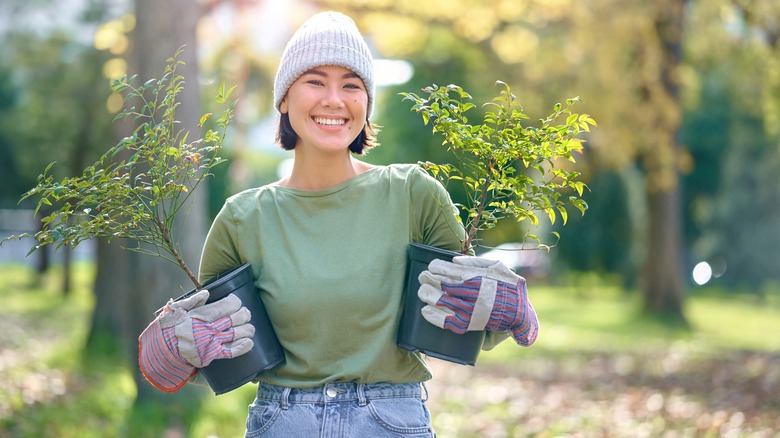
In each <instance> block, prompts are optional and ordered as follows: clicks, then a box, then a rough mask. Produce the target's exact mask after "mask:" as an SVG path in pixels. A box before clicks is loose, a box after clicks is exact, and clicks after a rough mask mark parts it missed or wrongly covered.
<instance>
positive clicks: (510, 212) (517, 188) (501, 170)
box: [401, 81, 596, 253]
mask: <svg viewBox="0 0 780 438" xmlns="http://www.w3.org/2000/svg"><path fill="white" fill-rule="evenodd" d="M497 84H498V85H499V86H500V87H501V88H502V89H501V91H500V93H499V94H498V96H496V97H495V98H493V99H492V100H490V101H489V102H487V103H485V104H484V107H485V108H486V109H487V111H486V113H485V115H484V118H483V123H482V124H477V125H472V124H469V120H468V118H467V117H466V112H468V111H469V110H471V109H473V108H475V107H476V106H475V105H474V104H473V103H472V102H471V101H472V97H471V95H469V94H468V93H467V92H466V91H464V90H463V88H462V87H460V86H457V85H448V86H446V87H439V86H437V85H435V84H434V85H431V86H429V87H426V88H424V89H423V91H424V92H426V93H427V94H428V96H427V97H420V96H419V95H417V94H414V93H401V95H402V96H404V99H405V100H406V99H408V100H411V101H412V103H413V106H412V110H413V111H416V112H417V113H419V114H420V115H421V116H422V119H423V122H424V123H425V124H426V125H428V124H431V125H432V128H433V132H434V133H438V134H441V135H442V136H443V137H444V141H443V143H442V144H443V145H446V146H447V148H448V149H449V150H450V151H452V152H453V153H454V155H455V159H456V160H457V163H456V164H435V163H431V162H424V163H420V164H421V165H422V166H423V168H425V169H426V170H427V171H428V172H430V173H431V174H432V175H433V176H434V177H437V178H439V179H440V180H442V181H443V182H444V183H445V184H447V183H449V182H451V181H458V182H459V183H460V184H462V185H463V187H464V190H465V192H466V194H467V204H458V207H459V208H460V209H461V211H462V212H464V214H465V216H466V219H465V228H466V238H465V240H464V241H463V246H462V248H461V249H462V252H464V253H465V252H466V251H468V250H469V249H470V248H472V246H476V245H477V244H478V242H479V237H478V233H480V232H481V231H483V230H488V229H491V228H493V227H494V226H495V225H496V223H497V222H498V221H499V220H501V219H504V218H506V217H514V218H515V219H516V220H517V221H518V222H519V221H523V220H526V219H527V220H529V221H530V222H532V223H533V224H534V225H538V218H537V216H536V212H537V211H542V212H544V213H546V214H547V217H549V219H550V221H551V222H552V223H555V220H556V217H557V216H558V215H560V217H561V219H562V220H563V222H564V223H565V222H566V221H567V219H568V213H567V211H566V205H572V206H574V207H575V208H577V209H578V210H579V211H580V212H581V213H582V214H584V213H585V210H586V209H587V204H586V203H585V201H584V200H583V199H582V198H581V196H582V192H583V190H584V189H585V184H584V183H583V182H582V181H580V180H578V177H579V176H580V173H579V172H577V171H574V170H569V169H566V168H565V167H563V166H561V165H559V161H560V160H567V161H570V162H575V158H574V156H573V155H572V153H573V152H581V151H582V143H583V140H582V139H581V138H579V137H578V135H579V134H580V133H582V132H588V131H590V126H595V125H596V122H595V121H594V120H593V119H592V118H591V117H590V116H589V115H587V114H577V113H573V112H572V111H571V106H572V105H573V104H574V103H575V102H577V101H578V100H579V99H578V98H574V99H568V100H567V101H566V106H564V105H562V104H560V103H558V104H556V105H555V107H554V110H553V112H552V113H551V114H550V115H549V116H547V117H545V118H543V119H541V120H540V125H539V126H537V127H534V126H525V125H524V121H525V120H527V119H528V118H529V117H528V116H527V115H526V114H524V113H523V111H522V108H520V107H519V105H518V103H517V102H516V97H515V95H514V94H512V92H511V90H510V88H509V86H508V85H507V84H506V83H504V82H501V81H498V82H497ZM563 117H565V122H562V123H561V121H560V120H561V119H562V118H563ZM566 189H571V190H572V191H573V193H574V194H571V195H569V196H568V198H564V197H563V196H562V194H563V193H562V192H563V191H565V190H566ZM529 238H531V239H534V240H536V241H537V242H539V243H541V241H540V240H539V238H538V237H537V236H535V235H529Z"/></svg>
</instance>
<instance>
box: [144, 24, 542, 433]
mask: <svg viewBox="0 0 780 438" xmlns="http://www.w3.org/2000/svg"><path fill="white" fill-rule="evenodd" d="M374 98H375V87H374V72H373V60H372V57H371V53H370V51H369V49H368V47H367V45H366V43H365V41H364V40H363V38H362V36H361V35H360V33H359V32H358V30H357V27H356V26H355V24H354V22H353V21H352V20H351V19H350V18H348V17H347V16H345V15H342V14H339V13H334V12H324V13H320V14H317V15H315V16H313V17H312V18H310V19H309V20H308V21H307V22H306V23H304V25H303V26H302V27H301V28H300V29H299V30H298V31H297V32H296V33H295V34H294V35H293V37H292V38H291V40H290V42H289V43H288V45H287V47H286V49H285V51H284V53H283V55H282V59H281V62H280V66H279V70H278V72H277V75H276V80H275V85H274V102H275V106H276V108H277V109H278V110H279V112H280V124H279V132H278V141H279V142H280V143H281V145H282V147H283V148H284V149H288V150H292V151H293V152H294V154H295V164H294V166H293V168H292V172H291V173H290V175H289V176H287V177H285V178H283V179H281V180H280V181H277V182H275V183H273V184H269V185H266V186H263V187H259V188H256V189H251V190H247V191H244V192H242V193H239V194H237V195H235V196H232V197H231V198H229V199H228V200H227V201H226V203H225V205H224V206H223V208H222V210H221V211H220V213H219V214H218V216H217V218H216V219H215V221H214V223H213V225H212V227H211V230H210V231H209V235H208V237H207V239H206V244H205V246H204V249H203V254H202V258H201V264H200V277H201V278H203V279H207V278H211V277H213V276H214V275H216V274H218V273H219V272H223V271H225V270H227V269H230V268H232V267H235V266H238V265H240V264H243V263H245V262H250V263H251V265H252V269H253V274H254V276H255V278H256V279H257V281H256V284H257V286H258V289H259V290H260V293H261V296H262V298H263V302H264V304H265V306H266V309H267V311H268V314H269V317H270V318H271V320H272V321H273V325H274V328H275V331H276V333H277V335H278V337H279V341H280V343H281V344H282V346H283V348H284V351H285V358H286V361H285V363H284V364H282V365H280V366H278V367H276V368H274V369H272V370H268V371H264V372H262V373H261V374H260V375H258V376H257V380H258V381H259V386H258V390H257V397H256V399H255V401H254V402H253V403H252V405H251V406H250V407H249V416H248V419H247V432H246V436H247V437H256V436H262V437H297V436H301V437H309V436H325V433H329V434H331V435H327V436H340V437H341V436H344V437H351V436H359V437H368V436H370V437H382V436H414V437H430V436H433V431H432V428H431V420H430V415H429V413H428V410H427V408H426V406H425V403H424V400H423V396H422V394H423V392H424V391H423V387H422V382H424V381H425V380H428V379H430V378H431V377H432V376H431V373H430V370H429V368H428V367H427V366H426V364H425V362H424V360H423V358H421V357H420V355H419V354H417V353H412V352H409V351H406V350H403V349H400V348H398V346H397V345H396V343H395V337H396V332H397V328H398V320H399V318H400V309H401V298H402V290H403V283H404V275H405V270H406V251H407V245H408V243H409V242H420V243H425V244H429V245H433V246H437V247H440V248H445V249H451V250H457V249H459V248H460V242H461V240H462V238H463V236H464V232H463V228H462V226H461V225H460V224H459V223H458V221H457V219H456V213H457V210H456V209H455V208H454V206H453V205H452V202H451V201H450V198H449V196H448V195H447V192H446V191H445V189H444V187H443V186H442V185H441V184H440V183H438V182H437V181H436V180H435V179H433V178H431V177H429V176H428V175H427V174H425V173H424V172H423V171H422V170H420V169H419V168H418V166H416V165H409V164H407V165H391V166H374V165H371V164H368V163H365V162H363V161H360V160H358V159H357V158H356V157H355V156H359V155H361V154H364V153H365V152H366V151H368V150H369V149H370V148H372V147H374V146H376V139H375V136H374V132H373V130H372V127H371V124H370V122H369V121H368V119H369V117H370V115H371V112H372V109H373V105H374ZM454 231H455V232H454ZM438 262H439V261H437V262H436V263H432V264H431V266H430V267H429V271H426V272H425V273H424V275H423V276H421V279H422V280H423V287H421V289H420V293H419V295H420V297H421V298H422V299H423V300H425V301H426V302H428V306H426V310H425V311H424V314H425V316H426V319H428V320H429V321H430V322H431V323H433V324H436V325H439V326H440V327H444V328H447V329H450V330H453V331H456V332H460V333H462V332H463V331H465V330H488V340H487V342H486V344H485V348H486V349H489V348H492V347H493V346H494V345H495V344H497V343H498V342H500V341H502V340H503V339H505V338H506V337H508V336H510V335H512V336H513V337H514V339H515V341H517V342H518V343H520V344H521V345H530V344H531V343H533V341H534V339H535V337H536V332H537V322H536V315H535V313H534V312H533V308H532V307H531V305H530V303H529V302H528V300H527V298H526V296H525V282H524V280H523V279H522V278H521V277H518V276H517V275H516V274H514V273H513V272H511V270H509V269H507V268H506V267H504V266H503V265H500V263H497V262H495V261H487V260H483V259H480V258H477V257H470V256H464V257H459V258H456V260H455V261H454V262H453V263H449V262H441V263H438ZM422 277H424V278H422ZM201 294H203V292H201ZM196 296H197V295H196ZM207 297H208V292H205V294H204V295H202V296H201V297H199V298H194V297H193V299H191V301H188V302H186V303H185V302H182V303H179V304H169V305H168V306H167V308H166V311H165V312H163V314H162V315H161V316H160V317H158V319H157V320H155V321H154V322H153V323H152V324H150V326H149V328H147V330H146V331H145V332H144V334H142V336H141V361H140V365H141V369H142V370H143V371H144V375H145V376H147V378H148V379H149V380H150V382H152V384H154V385H155V386H157V387H159V388H161V389H163V390H176V389H178V388H180V387H181V386H182V385H183V384H184V383H185V382H186V381H187V379H188V378H189V377H191V376H192V375H194V374H195V373H197V368H198V367H202V366H206V365H208V363H210V362H211V360H214V359H217V358H224V357H234V356H237V355H239V354H243V352H245V351H247V350H248V349H247V345H246V343H247V342H246V341H247V340H246V339H245V338H246V337H248V336H251V329H249V328H247V327H246V326H247V324H245V323H246V321H247V320H248V318H247V316H246V313H247V312H246V309H244V308H242V307H241V306H240V304H236V303H232V304H229V305H228V304H219V302H217V303H214V304H209V305H205V306H204V305H202V303H203V302H205V299H206V298H207ZM469 297H472V298H469ZM222 301H225V300H222ZM218 305H219V306H221V307H215V306H218ZM204 309H209V310H208V311H206V310H204ZM204 312H205V313H208V318H203V317H200V315H202V314H203V313H204ZM174 315H178V316H176V317H175V318H174ZM187 315H195V316H194V317H192V316H189V317H188V316H187ZM172 319H175V321H176V322H172V321H171V320H172ZM209 321H214V322H209ZM182 325H183V326H184V327H185V329H180V328H179V326H182ZM250 342H251V341H250ZM145 345H146V347H144V346H145ZM250 346H251V344H250ZM188 358H189V359H188Z"/></svg>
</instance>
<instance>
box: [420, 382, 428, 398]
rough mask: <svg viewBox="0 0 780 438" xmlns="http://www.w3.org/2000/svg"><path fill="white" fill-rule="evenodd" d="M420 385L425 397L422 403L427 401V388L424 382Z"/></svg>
mask: <svg viewBox="0 0 780 438" xmlns="http://www.w3.org/2000/svg"><path fill="white" fill-rule="evenodd" d="M420 385H422V389H423V392H424V393H425V396H424V397H423V398H422V401H423V403H424V402H427V401H428V387H427V386H425V382H420Z"/></svg>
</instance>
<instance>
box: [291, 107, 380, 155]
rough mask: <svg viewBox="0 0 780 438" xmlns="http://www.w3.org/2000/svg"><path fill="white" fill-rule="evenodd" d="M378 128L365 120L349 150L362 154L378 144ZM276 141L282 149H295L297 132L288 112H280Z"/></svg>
mask: <svg viewBox="0 0 780 438" xmlns="http://www.w3.org/2000/svg"><path fill="white" fill-rule="evenodd" d="M377 132H378V130H377V129H374V127H373V126H371V122H369V121H368V120H366V125H365V126H364V127H363V130H362V131H360V133H359V134H358V136H357V137H355V139H354V140H353V141H352V143H350V145H349V150H350V152H352V153H354V154H357V155H363V154H365V153H366V152H368V151H369V150H370V149H372V148H375V147H377V146H379V142H378V141H377V139H376V134H377ZM276 142H277V143H279V144H280V145H281V146H282V149H284V150H287V151H291V150H293V149H295V143H297V142H298V134H297V133H296V132H295V130H294V129H293V127H292V124H290V116H289V115H288V114H282V115H281V116H280V117H279V129H278V130H277V131H276Z"/></svg>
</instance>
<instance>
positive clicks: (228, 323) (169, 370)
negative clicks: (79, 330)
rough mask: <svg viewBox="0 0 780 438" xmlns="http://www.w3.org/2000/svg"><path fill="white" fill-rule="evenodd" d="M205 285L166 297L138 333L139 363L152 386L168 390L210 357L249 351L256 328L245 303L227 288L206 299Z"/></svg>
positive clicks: (227, 356) (240, 353)
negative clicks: (224, 292)
mask: <svg viewBox="0 0 780 438" xmlns="http://www.w3.org/2000/svg"><path fill="white" fill-rule="evenodd" d="M208 297H209V292H208V291H207V290H205V289H204V290H201V291H199V292H197V293H196V294H194V295H192V296H190V297H187V298H185V299H182V300H179V301H169V302H168V304H166V305H165V307H164V308H163V310H162V312H161V313H160V315H159V316H158V317H157V318H156V319H155V320H154V321H152V323H151V324H149V326H148V327H146V330H144V332H143V333H141V336H140V337H139V338H138V346H139V353H138V364H139V366H140V368H141V372H142V373H143V375H144V377H145V378H146V380H148V381H149V383H151V384H152V385H153V386H154V387H156V388H158V389H160V390H162V391H165V392H173V391H177V390H179V389H180V388H181V387H182V386H184V384H185V383H187V381H188V380H189V378H190V377H192V376H194V375H195V374H196V373H197V368H203V367H205V366H207V365H208V364H210V363H211V362H212V361H213V360H216V359H223V358H232V357H236V356H240V355H242V354H245V353H247V352H249V350H251V349H252V346H253V345H254V342H252V339H251V337H252V336H253V335H254V333H255V328H254V326H252V325H251V324H249V319H250V317H251V314H250V313H249V309H247V308H246V307H242V305H241V300H240V299H239V298H238V297H237V296H235V295H233V294H231V295H228V296H227V297H225V298H223V299H221V300H219V301H216V302H213V303H210V304H205V305H204V303H205V302H206V300H207V299H208Z"/></svg>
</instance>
